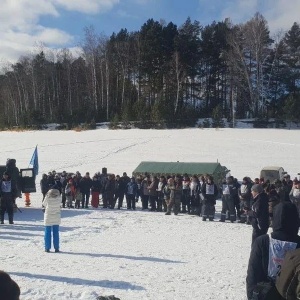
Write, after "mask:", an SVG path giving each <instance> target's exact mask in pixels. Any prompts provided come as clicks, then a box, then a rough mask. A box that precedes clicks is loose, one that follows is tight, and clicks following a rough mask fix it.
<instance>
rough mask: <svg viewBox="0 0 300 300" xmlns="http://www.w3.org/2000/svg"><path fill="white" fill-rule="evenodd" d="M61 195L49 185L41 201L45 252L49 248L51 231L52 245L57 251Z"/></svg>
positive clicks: (48, 250)
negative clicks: (43, 211)
mask: <svg viewBox="0 0 300 300" xmlns="http://www.w3.org/2000/svg"><path fill="white" fill-rule="evenodd" d="M60 205H61V195H60V192H59V190H58V189H56V188H55V186H53V187H51V188H50V190H49V191H48V193H47V194H46V197H45V199H44V201H43V207H44V210H45V213H44V225H45V252H50V249H51V233H53V246H54V249H55V252H59V225H60V220H61V207H60Z"/></svg>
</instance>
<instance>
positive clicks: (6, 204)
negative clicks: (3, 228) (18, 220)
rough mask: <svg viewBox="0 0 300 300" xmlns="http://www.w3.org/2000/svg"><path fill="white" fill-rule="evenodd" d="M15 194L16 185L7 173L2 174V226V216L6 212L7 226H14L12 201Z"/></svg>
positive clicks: (0, 191)
mask: <svg viewBox="0 0 300 300" xmlns="http://www.w3.org/2000/svg"><path fill="white" fill-rule="evenodd" d="M16 194H17V188H16V183H15V181H14V180H12V179H11V178H10V176H9V174H8V172H7V171H5V172H4V173H3V178H2V180H1V181H0V196H1V202H0V211H1V214H0V215H1V224H4V214H5V212H7V214H8V220H9V224H14V201H15V197H16Z"/></svg>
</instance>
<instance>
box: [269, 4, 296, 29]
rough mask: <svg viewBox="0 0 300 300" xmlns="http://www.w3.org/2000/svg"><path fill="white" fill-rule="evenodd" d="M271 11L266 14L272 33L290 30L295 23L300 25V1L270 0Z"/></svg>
mask: <svg viewBox="0 0 300 300" xmlns="http://www.w3.org/2000/svg"><path fill="white" fill-rule="evenodd" d="M268 2H269V5H270V7H269V9H268V11H266V12H265V13H264V16H265V17H266V19H267V20H268V23H269V27H270V28H271V30H272V32H274V33H275V32H276V31H278V30H281V29H283V30H289V29H290V28H291V27H292V25H293V23H294V22H298V23H300V14H299V12H300V1H299V0H288V1H287V0H268Z"/></svg>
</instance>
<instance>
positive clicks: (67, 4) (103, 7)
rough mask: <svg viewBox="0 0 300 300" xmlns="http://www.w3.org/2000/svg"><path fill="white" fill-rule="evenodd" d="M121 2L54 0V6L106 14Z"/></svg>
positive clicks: (108, 0) (112, 0) (110, 0)
mask: <svg viewBox="0 0 300 300" xmlns="http://www.w3.org/2000/svg"><path fill="white" fill-rule="evenodd" d="M119 2H120V1H119V0H53V3H54V4H57V5H60V6H62V7H64V8H65V9H67V10H71V11H79V12H84V13H88V14H96V13H99V12H105V11H107V10H110V9H111V8H112V7H113V6H114V5H116V4H118V3H119Z"/></svg>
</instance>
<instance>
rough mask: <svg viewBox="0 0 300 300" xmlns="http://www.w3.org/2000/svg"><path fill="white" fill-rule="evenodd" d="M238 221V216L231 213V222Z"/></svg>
mask: <svg viewBox="0 0 300 300" xmlns="http://www.w3.org/2000/svg"><path fill="white" fill-rule="evenodd" d="M235 221H236V216H235V215H230V222H231V223H233V222H235Z"/></svg>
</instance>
